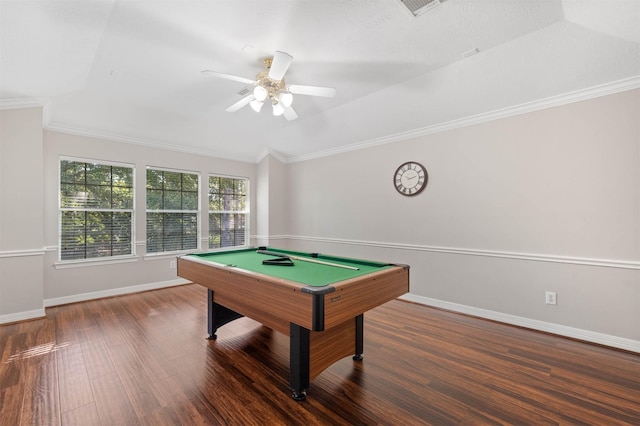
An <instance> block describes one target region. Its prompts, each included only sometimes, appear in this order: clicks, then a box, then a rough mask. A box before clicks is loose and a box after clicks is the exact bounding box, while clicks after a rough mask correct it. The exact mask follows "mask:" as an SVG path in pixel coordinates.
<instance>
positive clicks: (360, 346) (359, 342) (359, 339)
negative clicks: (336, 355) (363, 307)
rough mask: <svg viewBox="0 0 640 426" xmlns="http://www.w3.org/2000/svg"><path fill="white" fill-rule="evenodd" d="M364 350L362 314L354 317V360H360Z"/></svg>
mask: <svg viewBox="0 0 640 426" xmlns="http://www.w3.org/2000/svg"><path fill="white" fill-rule="evenodd" d="M362 352H364V314H360V315H358V316H357V317H356V353H355V355H353V360H354V361H362V358H363V357H362Z"/></svg>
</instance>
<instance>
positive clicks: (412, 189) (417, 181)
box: [393, 161, 429, 196]
mask: <svg viewBox="0 0 640 426" xmlns="http://www.w3.org/2000/svg"><path fill="white" fill-rule="evenodd" d="M428 179H429V176H428V175H427V169H425V168H424V166H423V165H422V164H420V163H416V162H415V161H408V162H406V163H404V164H402V165H401V166H400V167H398V169H397V170H396V173H395V175H394V176H393V184H394V186H395V187H396V190H397V191H398V192H399V193H400V194H402V195H406V196H412V195H418V194H419V193H420V192H421V191H422V190H423V189H424V188H425V187H426V186H427V180H428Z"/></svg>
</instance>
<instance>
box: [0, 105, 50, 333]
mask: <svg viewBox="0 0 640 426" xmlns="http://www.w3.org/2000/svg"><path fill="white" fill-rule="evenodd" d="M42 179H43V175H42V108H22V109H15V110H0V323H1V322H8V321H18V320H21V319H25V318H31V317H37V316H42V315H44V310H43V293H44V284H43V274H42V261H43V255H44V251H43V202H42V197H43V193H42ZM3 320H4V321H3Z"/></svg>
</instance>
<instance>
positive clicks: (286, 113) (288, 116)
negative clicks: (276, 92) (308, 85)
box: [284, 107, 298, 121]
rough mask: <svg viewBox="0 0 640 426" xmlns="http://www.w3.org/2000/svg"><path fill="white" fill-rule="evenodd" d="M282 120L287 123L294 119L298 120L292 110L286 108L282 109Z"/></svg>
mask: <svg viewBox="0 0 640 426" xmlns="http://www.w3.org/2000/svg"><path fill="white" fill-rule="evenodd" d="M284 118H286V119H287V120H289V121H291V120H295V119H296V118H298V114H296V112H295V111H294V110H293V108H291V107H287V108H285V109H284Z"/></svg>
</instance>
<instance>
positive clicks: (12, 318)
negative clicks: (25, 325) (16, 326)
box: [0, 308, 46, 324]
mask: <svg viewBox="0 0 640 426" xmlns="http://www.w3.org/2000/svg"><path fill="white" fill-rule="evenodd" d="M45 316H46V314H45V312H44V308H42V309H34V310H33V311H23V312H16V313H15V314H6V315H0V324H10V323H12V322H20V321H27V320H32V319H38V318H44V317H45Z"/></svg>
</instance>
